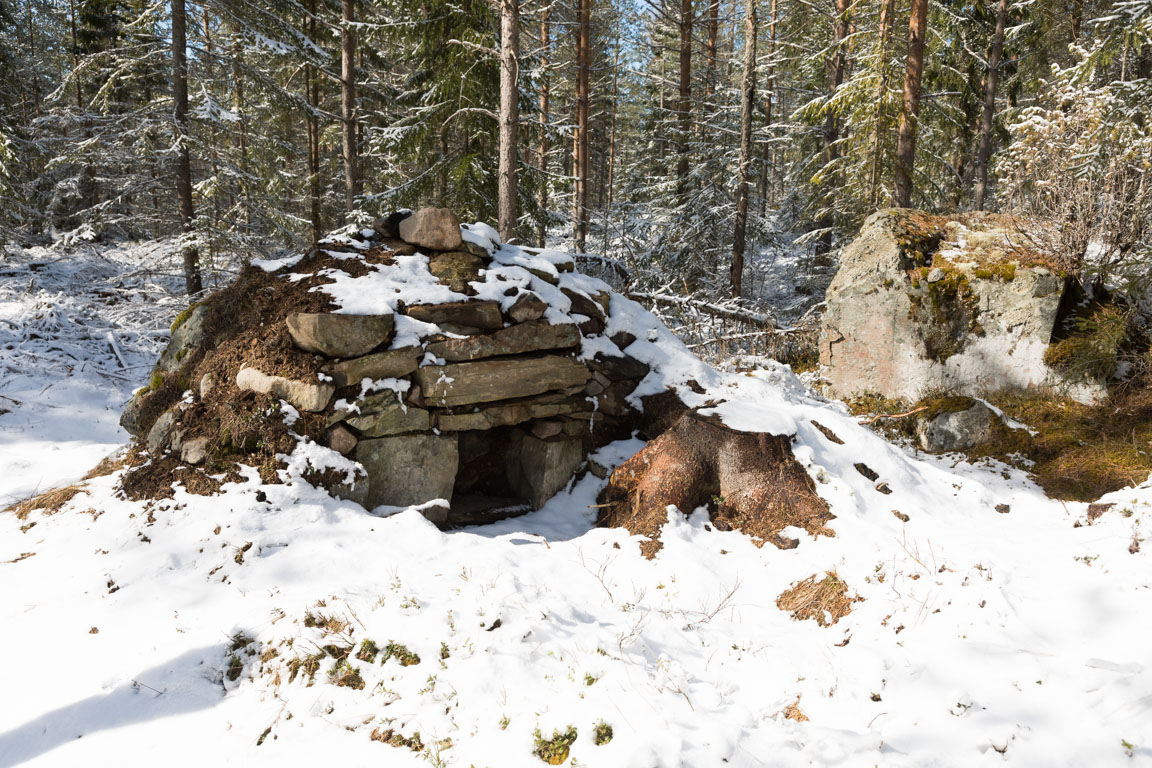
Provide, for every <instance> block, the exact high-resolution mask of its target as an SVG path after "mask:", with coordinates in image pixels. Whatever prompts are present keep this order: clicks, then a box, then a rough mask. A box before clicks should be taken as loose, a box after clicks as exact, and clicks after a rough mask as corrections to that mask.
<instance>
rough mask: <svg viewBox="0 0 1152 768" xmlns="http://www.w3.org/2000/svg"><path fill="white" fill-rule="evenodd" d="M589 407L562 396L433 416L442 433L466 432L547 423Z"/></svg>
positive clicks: (459, 410)
mask: <svg viewBox="0 0 1152 768" xmlns="http://www.w3.org/2000/svg"><path fill="white" fill-rule="evenodd" d="M587 407H588V403H587V402H584V401H583V400H576V399H572V398H569V397H565V396H564V395H561V394H549V395H542V396H540V397H534V398H531V399H528V400H521V401H519V402H515V403H501V404H500V405H491V406H488V407H480V408H475V409H471V410H469V409H467V408H464V409H455V411H454V412H451V413H449V412H442V413H437V414H436V427H437V428H438V429H440V430H441V431H443V432H465V431H469V430H474V429H495V428H496V427H507V426H512V425H513V424H522V423H523V422H525V421H531V420H532V419H547V418H551V417H553V416H563V415H566V414H569V413H576V412H577V411H579V410H581V409H582V408H587Z"/></svg>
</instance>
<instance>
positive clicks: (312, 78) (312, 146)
mask: <svg viewBox="0 0 1152 768" xmlns="http://www.w3.org/2000/svg"><path fill="white" fill-rule="evenodd" d="M307 29H308V38H309V39H310V40H315V39H316V0H309V2H308V24H307ZM304 83H305V84H304V96H305V99H306V100H307V102H308V106H309V107H310V108H311V110H310V111H309V113H308V213H309V217H310V218H311V220H312V242H317V241H319V240H320V238H321V236H322V235H323V234H324V227H323V223H322V222H321V220H320V120H319V118H318V117H317V116H316V112H317V110H318V109H319V108H320V75H319V73H318V72H317V71H316V69H315V67H313V66H312V65H310V64H309V65H307V66H306V67H305V68H304Z"/></svg>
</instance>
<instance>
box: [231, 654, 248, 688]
mask: <svg viewBox="0 0 1152 768" xmlns="http://www.w3.org/2000/svg"><path fill="white" fill-rule="evenodd" d="M243 671H244V662H243V661H242V660H241V659H240V657H239V656H237V655H236V654H232V657H231V658H230V659H228V679H229V680H232V681H236V680H239V679H240V674H241V673H242V672H243Z"/></svg>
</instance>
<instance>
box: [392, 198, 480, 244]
mask: <svg viewBox="0 0 1152 768" xmlns="http://www.w3.org/2000/svg"><path fill="white" fill-rule="evenodd" d="M399 231H400V238H401V239H402V240H403V241H404V242H406V243H411V244H412V245H416V246H419V247H421V248H431V249H433V250H436V251H451V250H454V249H456V248H459V247H460V245H461V244H462V243H463V242H464V238H463V237H462V236H461V235H460V220H459V219H458V218H456V214H455V213H453V212H452V211H451V210H449V209H447V208H421V209H420V210H418V211H416V212H415V213H414V214H412V215H411V216H408V217H407V218H404V219H401V221H400V225H399Z"/></svg>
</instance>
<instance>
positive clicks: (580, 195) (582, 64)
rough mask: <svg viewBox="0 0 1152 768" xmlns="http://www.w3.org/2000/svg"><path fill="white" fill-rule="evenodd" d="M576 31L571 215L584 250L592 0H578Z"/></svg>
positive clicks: (578, 240)
mask: <svg viewBox="0 0 1152 768" xmlns="http://www.w3.org/2000/svg"><path fill="white" fill-rule="evenodd" d="M578 11H579V15H578V19H577V32H576V58H577V62H576V135H575V137H574V142H573V144H574V146H573V153H572V162H573V166H574V168H573V171H574V172H575V175H576V194H575V196H574V199H573V202H572V219H573V227H574V230H575V231H574V239H575V241H576V250H577V251H581V252H583V251H584V250H585V248H586V247H587V239H588V170H589V164H588V113H589V103H588V87H589V80H590V78H591V70H592V66H591V61H592V54H591V47H592V46H591V35H592V32H591V29H592V0H579V9H578Z"/></svg>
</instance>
